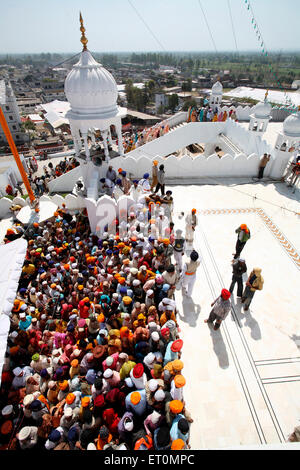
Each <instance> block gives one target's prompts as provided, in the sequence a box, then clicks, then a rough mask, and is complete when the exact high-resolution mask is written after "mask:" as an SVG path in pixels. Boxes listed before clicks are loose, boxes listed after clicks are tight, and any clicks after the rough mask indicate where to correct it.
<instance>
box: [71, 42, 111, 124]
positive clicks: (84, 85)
mask: <svg viewBox="0 0 300 470" xmlns="http://www.w3.org/2000/svg"><path fill="white" fill-rule="evenodd" d="M65 94H66V97H67V100H68V101H69V103H70V105H71V111H72V112H74V113H78V114H89V115H91V114H98V115H99V114H102V115H105V116H106V117H112V116H115V115H116V114H117V113H118V106H117V98H118V88H117V84H116V82H115V79H114V77H113V76H112V74H111V73H110V72H108V70H106V69H105V68H104V67H103V66H102V65H101V64H99V63H98V62H96V60H95V59H94V58H93V56H92V55H91V53H90V52H89V51H88V50H85V51H82V52H81V55H80V59H79V61H78V62H77V64H75V65H74V66H73V68H72V70H71V71H70V72H69V74H68V76H67V78H66V80H65Z"/></svg>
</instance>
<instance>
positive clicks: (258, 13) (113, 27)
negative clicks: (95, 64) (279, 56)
mask: <svg viewBox="0 0 300 470" xmlns="http://www.w3.org/2000/svg"><path fill="white" fill-rule="evenodd" d="M199 2H200V3H199ZM228 3H229V5H230V8H231V12H232V19H233V24H234V31H235V35H236V40H237V46H238V51H249V50H252V51H259V50H260V48H259V43H258V41H257V37H256V35H255V32H254V29H253V26H252V23H251V15H250V14H249V11H248V10H247V6H246V4H245V0H26V1H24V0H9V1H7V2H2V5H1V16H0V54H7V53H8V54H12V53H28V54H29V53H41V52H67V53H69V52H74V53H76V52H80V50H81V43H80V34H81V33H80V31H79V27H80V25H79V11H81V12H82V16H83V19H84V25H85V28H86V37H87V38H88V40H89V42H88V49H89V50H90V51H94V52H121V51H136V52H140V51H160V52H163V51H211V52H213V51H215V50H217V51H225V50H226V51H230V50H232V51H236V46H235V41H234V36H233V30H232V26H231V20H230V13H229V12H230V10H229V7H228ZM250 3H251V5H252V9H253V11H254V14H255V17H256V20H257V23H258V25H259V27H260V30H261V32H262V36H263V39H264V41H265V44H266V47H267V50H268V51H279V50H282V51H283V52H284V51H288V50H299V49H300V28H299V26H298V22H299V18H300V1H299V0H250ZM132 5H133V7H135V9H134V8H133V7H132ZM200 5H201V6H202V8H203V10H204V13H205V16H206V19H207V22H208V24H209V28H210V30H211V34H212V37H213V40H212V39H211V35H210V33H209V31H208V28H207V25H206V22H205V18H204V16H203V13H202V10H201V7H200ZM136 11H137V12H138V13H139V15H140V16H141V17H142V19H143V20H144V22H146V23H147V25H148V28H147V26H145V24H144V23H143V21H142V19H141V18H140V16H138V14H137V12H136ZM149 29H150V30H151V32H150V31H149ZM214 44H215V47H214Z"/></svg>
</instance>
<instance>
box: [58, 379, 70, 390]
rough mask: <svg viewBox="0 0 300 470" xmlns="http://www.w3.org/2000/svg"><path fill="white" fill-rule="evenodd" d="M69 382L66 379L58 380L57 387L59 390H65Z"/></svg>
mask: <svg viewBox="0 0 300 470" xmlns="http://www.w3.org/2000/svg"><path fill="white" fill-rule="evenodd" d="M68 385H69V383H68V381H67V380H64V381H63V382H60V383H59V384H58V387H59V389H60V390H66V388H67V387H68Z"/></svg>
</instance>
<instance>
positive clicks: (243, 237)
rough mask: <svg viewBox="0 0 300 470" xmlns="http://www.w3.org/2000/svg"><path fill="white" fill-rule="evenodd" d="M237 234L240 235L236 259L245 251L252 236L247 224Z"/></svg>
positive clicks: (240, 227)
mask: <svg viewBox="0 0 300 470" xmlns="http://www.w3.org/2000/svg"><path fill="white" fill-rule="evenodd" d="M235 233H237V234H238V237H237V241H236V245H235V253H233V254H234V259H236V258H239V257H240V254H241V252H242V250H243V249H244V246H245V245H246V242H247V241H248V240H249V238H250V236H251V234H250V230H249V228H248V227H247V225H246V224H242V225H240V226H239V227H238V228H237V229H236V231H235Z"/></svg>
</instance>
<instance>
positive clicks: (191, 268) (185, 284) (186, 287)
mask: <svg viewBox="0 0 300 470" xmlns="http://www.w3.org/2000/svg"><path fill="white" fill-rule="evenodd" d="M200 264H201V260H200V259H199V255H198V253H197V251H195V250H193V251H192V253H191V254H190V257H189V258H187V259H186V261H185V263H184V265H183V270H182V275H181V280H182V289H183V293H184V294H185V295H186V296H187V297H192V293H193V288H194V284H195V282H196V273H197V269H198V268H199V266H200Z"/></svg>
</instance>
